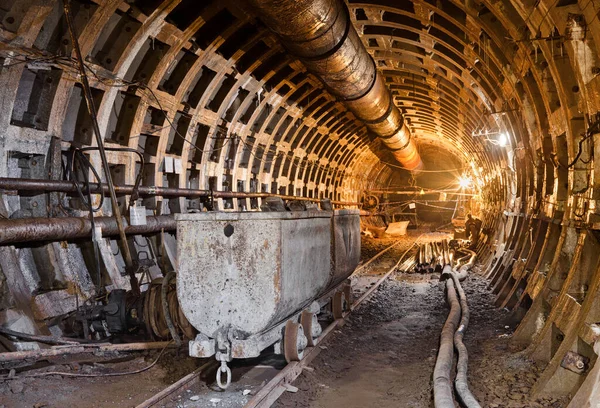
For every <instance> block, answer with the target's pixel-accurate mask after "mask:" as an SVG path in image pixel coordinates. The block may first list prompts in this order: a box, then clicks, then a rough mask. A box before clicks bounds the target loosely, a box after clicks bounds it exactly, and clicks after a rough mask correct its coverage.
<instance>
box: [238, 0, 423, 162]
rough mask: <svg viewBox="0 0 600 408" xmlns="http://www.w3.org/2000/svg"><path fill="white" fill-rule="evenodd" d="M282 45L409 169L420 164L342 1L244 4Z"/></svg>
mask: <svg viewBox="0 0 600 408" xmlns="http://www.w3.org/2000/svg"><path fill="white" fill-rule="evenodd" d="M248 2H249V3H250V4H251V5H252V6H253V7H254V8H255V10H256V11H257V13H258V15H259V17H260V18H261V20H262V21H263V22H264V23H265V24H266V25H267V27H269V28H270V29H271V30H273V31H274V32H275V33H276V34H277V35H279V37H280V38H281V41H282V42H283V44H284V45H285V47H286V48H287V49H288V50H289V51H290V52H291V53H292V54H294V55H295V56H297V57H298V58H299V59H300V60H301V61H302V62H303V63H304V65H305V66H306V67H307V68H308V70H309V71H310V72H312V73H313V74H314V75H316V76H317V77H318V78H319V79H320V80H321V81H322V82H323V83H324V84H325V86H326V87H327V88H328V89H329V91H330V92H331V93H332V94H333V95H335V96H337V97H338V98H339V99H340V100H342V101H343V102H344V104H345V105H346V107H347V108H348V109H349V110H350V111H352V113H354V115H355V116H356V117H357V118H359V119H360V120H362V121H363V122H364V123H365V125H367V127H368V128H369V130H371V131H372V132H373V133H375V134H376V135H377V136H378V137H379V138H380V140H381V141H382V142H383V144H384V145H385V146H386V147H387V148H388V149H389V150H391V152H392V155H393V156H394V157H395V158H396V160H398V162H399V163H400V164H401V165H402V166H403V167H405V168H407V169H408V170H419V169H420V168H421V167H422V166H423V163H422V162H421V157H420V155H419V152H418V151H417V146H416V144H415V142H414V140H413V139H412V137H411V133H410V129H409V128H408V126H406V123H405V121H404V117H403V116H402V113H401V112H400V110H399V109H398V108H397V107H396V105H395V104H394V100H393V98H392V95H391V93H390V91H389V89H388V88H387V86H386V84H385V82H384V80H383V78H382V76H381V74H380V73H379V71H377V67H376V66H375V62H374V61H373V58H371V56H370V55H369V53H368V52H367V49H366V48H365V46H364V45H363V43H362V41H361V39H360V37H359V35H358V33H357V32H356V30H355V29H354V26H353V25H352V21H351V20H350V15H349V12H348V8H347V7H346V5H345V4H344V3H343V2H342V1H340V0H296V1H280V0H248Z"/></svg>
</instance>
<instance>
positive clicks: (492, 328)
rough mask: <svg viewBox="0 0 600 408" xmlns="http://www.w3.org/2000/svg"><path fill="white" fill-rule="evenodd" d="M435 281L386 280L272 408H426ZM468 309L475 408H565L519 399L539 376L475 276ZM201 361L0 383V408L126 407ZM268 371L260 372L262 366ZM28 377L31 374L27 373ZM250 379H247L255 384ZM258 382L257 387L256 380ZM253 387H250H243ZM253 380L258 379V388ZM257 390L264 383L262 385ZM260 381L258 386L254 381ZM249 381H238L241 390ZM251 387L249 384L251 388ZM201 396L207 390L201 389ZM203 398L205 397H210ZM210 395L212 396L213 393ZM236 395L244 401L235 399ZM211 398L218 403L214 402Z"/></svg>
mask: <svg viewBox="0 0 600 408" xmlns="http://www.w3.org/2000/svg"><path fill="white" fill-rule="evenodd" d="M420 234H421V232H417V231H410V230H409V235H408V236H406V237H403V238H402V239H400V243H399V244H398V245H396V246H395V247H394V248H393V249H392V250H390V251H389V252H388V253H386V255H384V256H382V257H381V258H380V259H379V260H378V261H377V262H373V263H372V264H370V265H368V266H366V267H364V268H362V270H361V275H360V276H359V277H357V278H353V283H354V284H355V285H354V286H355V288H357V289H358V290H359V291H360V289H361V288H362V289H364V288H365V287H368V286H370V285H372V284H373V283H374V282H375V281H376V280H377V279H378V277H379V276H380V275H381V274H383V273H385V272H387V271H388V270H390V269H391V268H392V267H393V266H394V265H395V263H396V262H397V259H398V257H399V256H400V255H402V254H403V253H404V252H405V251H406V250H407V249H408V248H409V247H410V246H411V245H412V243H413V242H414V240H415V239H416V238H417V237H418V236H420ZM443 237H445V235H444V234H442V233H437V234H428V235H426V236H424V237H421V240H438V239H442V238H443ZM394 242H396V241H395V240H392V239H365V240H364V241H363V261H366V260H368V259H369V258H370V257H372V256H373V255H375V254H376V253H377V252H379V251H380V250H382V249H384V248H386V247H387V246H389V245H390V244H392V243H394ZM438 279H439V276H438V274H427V275H421V274H414V273H410V274H409V273H401V272H398V273H395V274H394V275H392V277H391V279H390V280H388V281H386V282H385V283H384V284H383V285H382V286H381V287H380V288H379V289H378V290H377V291H375V293H374V295H373V296H372V297H371V298H370V299H369V300H367V301H366V303H364V304H363V306H362V307H361V308H359V309H358V310H357V311H355V312H354V313H353V314H352V315H351V316H350V318H349V320H348V323H347V324H346V325H345V326H344V327H342V328H341V330H339V331H338V332H337V333H336V335H335V336H334V337H332V338H330V339H328V341H327V342H325V343H324V344H321V345H320V347H321V353H320V355H319V356H318V357H317V358H316V359H315V360H314V361H313V363H312V365H311V366H312V368H314V370H313V371H310V372H309V371H305V372H304V374H302V375H301V376H300V377H299V378H298V380H297V381H296V382H295V384H294V385H296V386H297V387H298V388H299V390H298V392H297V393H285V394H284V395H283V396H282V398H281V399H280V401H278V402H277V404H276V406H277V407H286V408H289V407H314V408H325V407H327V408H331V407H333V408H335V407H344V408H353V407H357V408H358V407H361V408H363V407H378V408H387V407H394V408H397V407H422V408H428V407H432V406H433V402H432V390H431V376H432V372H433V367H434V364H435V357H436V354H437V348H438V341H439V333H440V330H441V328H442V325H443V323H444V320H445V319H446V315H447V312H448V309H447V306H446V302H445V299H444V294H443V290H442V286H441V285H440V283H439V282H438ZM463 286H464V288H465V291H466V293H467V296H468V300H469V304H470V308H471V324H470V327H469V330H468V331H467V334H466V336H465V343H466V345H467V347H468V349H469V354H470V364H469V371H470V376H469V378H470V382H471V388H472V391H473V393H474V394H475V396H476V397H477V398H478V400H479V401H480V403H481V405H482V406H483V407H492V408H494V407H495V408H498V407H514V408H525V407H556V408H558V407H566V405H567V401H566V399H563V400H556V399H542V400H537V401H530V400H528V397H527V395H528V392H529V390H530V389H531V386H532V385H533V383H534V382H535V380H536V378H537V376H538V375H539V369H538V368H537V367H536V366H535V365H533V364H532V363H531V362H530V361H528V360H527V359H526V358H525V356H524V354H522V353H519V354H514V353H512V352H511V351H509V349H508V340H509V337H510V334H511V332H510V329H509V328H508V326H506V321H508V319H507V317H508V316H507V315H506V314H505V313H504V312H502V311H498V310H497V309H495V308H494V307H493V300H494V297H493V295H491V294H490V293H489V292H488V290H487V289H486V281H485V280H484V279H483V278H482V277H481V276H480V275H478V274H477V273H474V274H471V276H470V277H469V278H468V279H467V280H466V281H465V283H464V285H463ZM158 354H159V353H158V351H155V352H146V353H134V354H132V355H129V356H126V357H124V358H123V356H120V357H119V358H117V356H110V355H100V356H90V358H89V359H88V361H86V362H81V361H80V362H79V363H69V362H68V361H58V362H55V365H51V366H48V367H46V368H41V369H40V370H36V371H35V372H36V373H43V372H45V371H64V372H69V373H82V374H90V373H115V372H125V371H134V370H139V369H143V368H145V367H148V366H149V365H151V364H152V363H153V362H154V361H155V359H156V357H157V355H158ZM203 362H204V361H203V360H199V359H194V358H190V357H188V356H187V352H186V350H185V349H184V348H183V349H180V350H170V349H169V350H167V351H166V352H165V354H164V355H163V356H162V357H161V358H160V360H158V362H157V363H156V364H155V365H154V366H152V367H151V368H150V369H148V370H145V371H143V372H141V373H139V374H135V375H129V376H111V377H94V378H72V377H61V376H56V375H51V376H44V377H36V378H24V377H23V376H25V375H27V374H28V373H26V372H22V373H19V372H17V374H16V375H17V376H21V377H22V378H20V379H17V380H8V381H0V408H9V407H10V408H13V407H19V408H20V407H34V408H42V407H98V408H104V407H135V406H136V405H137V404H138V403H140V402H142V401H144V400H145V399H146V398H148V397H150V396H151V395H153V394H155V393H157V392H158V391H160V390H162V389H164V388H165V387H166V386H168V385H169V384H171V383H173V382H175V381H177V380H178V379H180V378H181V377H183V376H184V375H186V374H188V373H190V372H191V371H193V370H194V369H195V368H196V367H198V366H199V365H201V364H202V363H203ZM265 367H267V368H268V366H265ZM29 373H31V372H29ZM255 380H256V379H255ZM259 380H260V378H259ZM244 381H246V380H245V379H244V378H242V380H240V383H239V384H238V385H239V387H238V388H240V387H241V388H240V389H239V390H237V391H239V392H237V394H239V398H237V401H238V403H237V405H238V406H242V405H243V403H242V402H241V401H242V400H245V399H247V398H249V396H246V389H248V391H251V392H252V393H254V392H255V391H256V390H257V389H258V388H260V387H259V386H260V381H259V382H258V383H257V385H256V386H252V387H250V386H248V385H247V384H246V383H244ZM253 381H254V380H253ZM261 381H262V380H261ZM264 381H266V379H265V380H264ZM264 381H263V382H264ZM251 382H252V381H250V380H248V383H251ZM254 383H256V381H254V382H252V384H254ZM201 388H202V390H201V391H202V392H205V391H207V390H208V391H210V392H213V394H214V393H215V392H216V391H214V390H212V389H210V388H209V387H208V386H207V385H202V387H201ZM195 392H197V390H194V391H193V392H192V391H188V392H186V393H182V395H177V396H175V397H174V398H175V400H174V401H173V402H171V403H169V404H167V406H173V407H175V406H177V407H183V406H192V405H190V404H191V403H192V401H194V396H195V395H196V394H195ZM213 394H207V395H208V396H209V397H211V398H212V397H213V396H214V395H213ZM215 395H217V394H215ZM242 395H244V397H241V396H242ZM217 396H218V395H217ZM213 400H214V401H220V402H214V403H210V404H209V405H202V404H200V405H198V404H199V403H200V402H198V403H196V404H195V405H193V406H211V407H215V406H216V407H223V408H226V407H235V406H236V404H233V405H232V404H230V403H228V402H227V401H226V400H225V399H223V397H219V398H212V399H211V401H213Z"/></svg>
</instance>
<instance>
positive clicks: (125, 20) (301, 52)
mask: <svg viewBox="0 0 600 408" xmlns="http://www.w3.org/2000/svg"><path fill="white" fill-rule="evenodd" d="M599 15H600V4H596V2H595V1H594V0H579V1H578V0H494V1H492V0H414V1H408V0H363V1H355V0H348V1H346V2H345V1H342V0H297V1H292V0H290V1H280V0H245V1H234V0H202V1H198V0H2V1H0V196H1V199H0V327H1V328H3V330H5V332H0V333H4V335H3V336H0V337H2V339H3V341H0V350H3V351H4V353H0V355H6V354H8V353H10V352H14V351H17V352H18V351H23V350H29V349H30V348H31V347H32V344H35V343H31V341H27V338H26V337H19V333H21V334H23V333H25V334H29V335H31V336H57V337H59V338H61V337H69V338H71V337H81V338H92V337H93V336H101V337H102V338H107V337H111V336H114V335H115V334H116V333H122V332H123V331H126V330H129V331H131V330H130V329H131V328H136V329H137V328H142V329H140V330H146V331H147V332H151V333H152V336H154V338H155V339H167V338H169V336H170V335H173V334H174V331H178V332H179V335H178V336H179V337H181V339H179V340H183V339H188V340H191V343H190V344H191V345H190V354H191V355H195V356H209V355H211V356H212V355H216V356H217V359H220V361H230V359H232V358H244V357H248V356H251V355H254V354H252V353H254V351H250V350H251V346H250V345H249V343H248V342H249V340H248V339H254V337H252V336H253V335H254V334H256V333H259V332H260V333H263V334H264V333H266V332H265V330H267V329H268V330H271V332H269V333H274V331H273V330H274V329H273V328H276V329H277V330H279V329H281V327H282V326H281V324H280V322H283V323H285V322H284V320H282V319H286V318H289V317H290V316H296V315H297V314H298V313H300V312H302V313H303V315H302V317H301V319H309V320H302V324H303V325H304V326H305V329H304V331H305V332H306V331H307V329H306V327H308V326H310V325H311V324H312V323H310V322H311V321H312V320H310V319H311V317H310V316H309V315H307V314H305V312H306V311H309V310H310V311H311V313H316V310H313V309H314V307H317V310H318V306H314V305H313V306H310V305H311V301H313V300H314V299H316V298H317V297H318V296H321V295H323V294H324V293H326V292H327V291H328V290H330V289H331V288H333V287H335V286H336V285H338V284H340V283H341V282H342V281H343V280H344V279H345V278H347V277H348V275H349V274H351V273H352V271H353V270H354V267H356V265H357V263H358V258H357V256H358V255H357V254H358V253H359V252H360V250H359V249H357V247H358V248H360V242H359V241H360V239H359V238H358V233H359V229H362V230H365V229H369V228H371V229H377V228H378V227H382V226H385V225H387V224H389V222H390V220H391V221H394V220H395V219H396V218H394V217H397V216H401V215H405V212H406V210H405V209H402V208H405V207H403V206H405V205H407V200H408V201H410V202H411V204H410V209H411V210H412V209H414V208H415V206H416V208H417V210H416V211H417V212H418V211H419V209H420V208H423V209H424V214H425V215H424V217H425V218H427V217H428V216H427V214H426V212H427V208H429V209H431V208H436V207H440V208H442V209H446V210H447V209H452V210H453V211H450V212H449V213H450V214H452V221H453V222H454V224H455V226H456V225H458V224H460V220H461V219H462V220H463V221H464V217H465V215H466V213H467V212H470V213H472V214H474V215H476V216H477V217H478V218H479V219H480V220H481V221H482V226H481V227H482V228H481V231H482V234H481V237H480V239H479V240H478V242H477V246H476V250H477V255H478V262H479V264H480V265H482V270H483V271H484V273H485V275H486V277H487V278H488V280H489V287H490V289H491V290H492V291H493V293H494V294H495V295H496V296H497V297H496V306H497V307H498V308H503V309H504V308H506V309H507V310H509V311H510V313H511V318H512V319H513V320H514V321H515V322H516V323H517V324H518V326H517V327H516V330H515V332H514V334H513V335H512V338H511V345H512V346H513V347H514V348H515V350H522V349H526V350H527V352H528V355H529V356H531V357H532V358H533V359H535V360H536V361H538V362H540V364H542V366H543V367H544V369H543V372H542V374H541V376H540V377H539V379H538V380H537V382H536V384H535V386H534V387H533V389H532V390H531V392H532V393H533V394H535V395H543V394H553V395H569V396H570V397H571V403H570V405H569V407H571V408H576V407H577V408H578V407H598V406H599V405H598V404H600V402H599V401H600V391H598V390H599V389H600V364H597V358H598V354H599V353H600V233H599V231H600V165H599V166H598V167H599V168H598V170H596V166H595V152H596V151H599V154H600V57H599V52H600V46H599V47H596V45H595V43H596V42H598V43H599V44H600V18H599ZM596 141H598V149H596ZM414 203H416V204H414ZM398 208H401V209H400V210H399V209H398ZM359 210H360V211H359ZM417 215H418V214H417ZM448 215H449V214H448ZM415 219H416V216H415ZM456 220H459V222H458V223H457V222H456ZM438 221H440V222H441V220H438ZM446 221H449V220H446ZM384 223H385V225H384ZM275 236H276V237H277V240H273V242H271V241H269V239H270V238H269V237H275ZM236 237H239V238H236ZM236 239H237V240H236ZM257 242H260V245H261V246H259V245H258V244H256V243H257ZM263 242H264V245H263ZM255 244H256V245H255ZM330 245H331V250H330ZM211 251H212V252H211ZM228 251H229V252H228ZM257 251H264V252H260V253H267V255H265V257H263V258H261V260H255V258H252V257H253V256H254V255H256V254H257V253H259V252H257ZM269 251H273V252H269ZM289 251H297V252H292V253H290V252H289ZM340 251H341V254H340ZM356 251H358V252H356ZM224 254H229V255H224ZM253 254H254V255H253ZM294 254H296V255H294ZM315 254H319V255H318V256H315ZM222 256H230V257H233V258H232V259H234V261H233V262H234V263H235V262H238V259H239V262H242V260H243V259H246V258H248V259H250V258H251V259H253V261H252V262H254V260H255V261H256V262H257V265H259V264H260V265H261V268H262V269H261V268H257V269H261V270H268V269H269V268H270V267H271V266H272V265H274V264H277V265H278V268H281V269H277V270H273V271H272V272H273V275H272V276H271V275H268V276H266V275H265V276H261V277H257V278H253V277H248V276H246V275H244V276H245V277H244V280H243V281H240V282H239V284H238V283H236V284H237V285H238V288H237V289H236V290H239V292H236V293H238V294H240V296H239V297H238V298H237V300H236V301H237V302H238V303H235V302H234V301H233V300H231V302H234V303H232V304H234V306H239V307H240V308H242V307H246V306H248V305H249V304H251V302H256V296H264V297H262V298H261V300H260V302H261V303H260V304H261V305H263V306H264V305H268V306H264V307H265V308H268V307H271V306H272V310H271V309H269V310H271V312H272V314H271V315H269V316H266V314H267V312H265V319H264V321H257V319H254V320H253V319H251V318H248V317H247V316H237V315H236V316H235V319H238V320H235V319H234V317H232V319H234V320H232V321H231V324H232V325H233V326H235V325H238V326H236V327H238V329H236V330H238V331H237V332H236V333H237V334H236V335H235V336H238V337H236V340H235V341H239V344H238V343H235V342H234V344H233V346H232V344H231V341H232V340H231V338H229V340H227V339H226V337H227V335H226V334H223V333H224V332H222V331H221V330H222V327H220V326H218V325H214V324H212V323H214V321H215V320H218V319H220V315H219V313H223V314H226V313H231V308H230V309H229V310H226V309H227V308H226V307H225V308H223V309H218V310H211V312H210V313H208V312H206V313H204V312H202V310H204V309H203V308H207V307H209V306H210V305H206V304H203V303H201V301H200V300H198V299H197V294H198V293H202V294H203V296H206V298H207V299H210V296H211V295H213V296H217V300H218V296H219V295H218V294H214V293H210V290H209V289H208V288H209V287H210V288H212V287H213V286H214V285H216V283H217V282H218V283H219V284H223V285H225V283H226V282H230V281H229V280H228V279H230V277H228V278H227V281H225V280H223V281H220V280H218V279H217V278H214V276H216V275H219V274H220V273H221V270H220V269H219V268H220V266H219V265H220V264H219V263H218V262H217V261H216V260H218V259H221V258H220V257H222ZM319 257H323V259H327V263H326V267H325V266H324V265H325V264H323V265H321V264H319V262H318V259H320V258H319ZM299 258H302V259H304V261H302V262H300V264H301V265H298V262H299V261H298V259H299ZM307 259H308V260H307ZM315 259H316V260H315ZM311 262H312V263H311ZM330 263H331V264H333V263H335V267H332V269H330ZM228 265H230V264H228ZM263 267H264V268H263ZM194 268H200V269H203V268H204V269H210V270H207V271H206V273H205V272H203V273H202V275H198V274H197V273H196V272H194ZM227 268H229V267H227ZM284 268H287V269H285V270H284ZM184 269H185V271H184ZM308 269H310V271H312V272H310V273H308V272H306V270H308ZM227 271H228V272H227V273H231V274H235V273H237V272H234V271H233V270H229V269H227ZM223 273H224V272H223ZM290 273H298V274H307V275H306V276H305V281H303V282H308V283H306V284H298V283H294V284H293V285H292V284H291V283H289V282H290V281H287V280H286V279H287V278H286V276H287V275H286V274H290ZM227 276H230V275H227ZM231 276H234V275H231ZM235 276H237V275H235ZM280 278H281V282H280V281H279V279H280ZM157 279H158V280H160V281H161V282H162V283H156V280H157ZM240 279H241V278H240ZM303 279H304V278H303ZM171 281H173V282H174V281H176V282H177V289H175V288H174V287H175V284H174V283H173V285H171ZM273 285H275V286H276V288H275V289H273V287H272V286H273ZM286 285H287V286H286ZM294 285H298V286H294ZM248 288H251V289H252V290H249V289H248ZM271 290H274V292H273V293H271V292H270V291H271ZM161 291H162V292H161ZM161 293H162V296H163V297H164V298H165V299H167V298H168V302H167V301H165V304H166V303H168V304H169V305H170V306H169V307H171V310H172V311H173V310H177V312H175V313H172V314H174V316H172V317H171V318H169V317H168V314H169V313H166V315H167V316H165V315H164V314H163V315H161V313H163V312H164V310H165V309H164V307H163V306H164V305H163V304H162V303H161V302H160V300H157V299H159V298H160V296H159V295H160V294H161ZM265 293H268V295H265ZM100 295H102V299H103V300H102V301H100V300H99V298H100ZM217 300H215V301H217ZM284 300H285V302H287V303H286V305H287V306H285V307H283V306H281V304H282V303H283V301H284ZM228 301H229V300H228ZM244 302H248V303H247V304H245V303H244ZM133 304H135V305H137V306H135V307H133V306H131V305H133ZM125 305H127V306H125ZM228 305H229V306H228V307H230V306H231V305H230V304H228ZM309 306H310V307H309ZM132 307H133V309H132ZM248 307H249V310H250V309H252V307H250V306H248ZM311 307H312V308H313V309H311ZM115 310H118V311H119V313H121V312H123V314H122V315H119V316H118V317H117V315H118V314H119V313H116V312H115ZM131 310H138V311H141V310H144V311H145V312H144V315H143V316H140V315H138V314H135V313H134V314H132V313H131ZM252 310H254V309H252ZM113 312H114V313H113ZM254 312H256V313H259V312H260V308H259V309H257V310H255V311H254ZM306 316H309V317H306ZM311 316H312V315H311ZM267 317H268V319H267ZM298 318H299V319H300V317H298ZM209 320H210V321H209ZM307 321H308V322H309V323H306V322H307ZM77 322H79V323H77ZM283 323H282V324H283ZM307 324H308V326H306V325H307ZM103 330H104V332H103ZM290 330H291V329H290ZM198 332H199V333H198ZM11 333H12V334H11ZM94 333H97V334H94ZM229 335H231V332H229ZM265 336H266V335H265ZM265 336H263V337H261V338H260V341H263V342H264V344H267V343H268V341H267V340H266V339H265V338H266V337H268V336H266V337H265ZM173 337H175V336H173ZM240 339H241V340H240ZM272 339H273V341H276V339H275V337H272ZM242 340H243V341H246V343H244V342H243V341H242ZM257 341H258V340H257ZM260 341H259V343H260ZM308 341H309V345H310V341H311V339H310V338H308ZM228 342H229V343H228ZM236 344H237V345H238V346H239V347H238V348H237V349H236V348H235V346H236ZM257 344H258V343H257ZM260 344H261V345H262V344H263V343H260ZM269 344H273V342H271V343H269ZM2 347H4V349H2ZM36 347H37V346H35V347H34V348H36ZM227 347H233V349H232V350H233V351H232V350H229V349H228V348H227ZM256 347H259V346H256ZM282 347H283V346H282ZM223 350H228V351H227V353H229V354H227V353H226V352H224V351H223ZM236 350H237V351H236ZM236 352H237V353H238V354H235V353H236ZM282 352H285V354H286V358H288V357H289V356H288V354H289V353H292V354H291V355H295V353H297V350H295V349H294V350H288V349H285V350H283V351H282ZM296 357H298V356H296ZM228 359H229V360H228ZM291 359H292V360H293V359H294V357H293V356H292V357H291ZM288 360H289V358H288ZM2 361H3V360H2V358H0V364H4V363H3V362H2ZM6 361H8V360H6ZM10 361H12V360H10ZM573 361H575V363H573ZM576 363H577V364H576ZM0 367H3V368H6V366H0ZM594 404H595V405H594Z"/></svg>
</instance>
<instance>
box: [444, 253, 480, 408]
mask: <svg viewBox="0 0 600 408" xmlns="http://www.w3.org/2000/svg"><path fill="white" fill-rule="evenodd" d="M464 251H467V252H468V253H469V255H470V259H469V261H468V262H467V263H466V264H464V265H462V266H460V268H458V270H457V269H453V268H452V266H451V265H450V264H447V265H445V266H444V269H443V271H442V275H441V279H445V280H446V296H447V300H448V304H449V305H450V312H449V313H448V318H447V319H446V322H445V323H444V327H443V328H442V334H441V336H440V349H439V351H438V356H437V360H436V362H435V368H434V371H433V399H434V405H435V408H454V407H455V405H454V396H453V393H452V381H451V379H450V376H451V372H452V366H453V364H454V347H456V351H457V353H458V364H457V374H456V379H455V383H454V384H455V387H456V392H457V394H458V396H459V397H460V400H461V401H462V403H463V405H464V406H465V407H467V408H481V406H480V405H479V403H478V402H477V400H476V399H475V397H474V396H473V394H472V393H471V391H470V390H469V384H468V381H467V368H468V361H469V357H468V353H467V347H466V346H465V344H464V343H463V337H464V333H465V331H466V330H467V327H468V325H469V306H468V304H467V297H466V295H465V292H464V290H463V288H462V286H461V284H460V281H462V280H464V279H466V277H467V275H468V272H469V269H470V268H471V266H473V264H474V262H475V252H473V251H470V250H464ZM469 255H467V256H469ZM463 258H464V257H463ZM463 258H461V259H463ZM459 298H460V301H459ZM459 323H460V325H459Z"/></svg>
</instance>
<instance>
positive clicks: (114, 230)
mask: <svg viewBox="0 0 600 408" xmlns="http://www.w3.org/2000/svg"><path fill="white" fill-rule="evenodd" d="M94 221H95V223H96V226H98V227H100V228H101V229H102V236H103V237H111V236H116V235H120V231H119V227H118V225H117V222H116V220H115V219H114V217H96V218H94ZM121 222H122V224H125V223H126V222H127V220H125V218H123V219H122V220H121ZM161 229H164V230H165V231H174V230H175V229H176V223H175V218H174V217H173V216H172V215H159V216H148V217H146V225H126V226H124V232H125V234H129V235H135V234H150V233H154V232H158V231H160V230H161ZM91 235H92V223H91V220H90V219H89V218H79V217H65V218H21V219H0V245H9V244H17V243H22V242H32V241H64V240H72V239H77V238H89V237H90V236H91Z"/></svg>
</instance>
